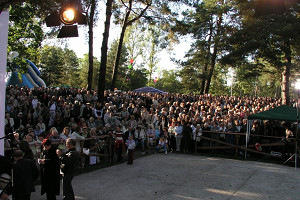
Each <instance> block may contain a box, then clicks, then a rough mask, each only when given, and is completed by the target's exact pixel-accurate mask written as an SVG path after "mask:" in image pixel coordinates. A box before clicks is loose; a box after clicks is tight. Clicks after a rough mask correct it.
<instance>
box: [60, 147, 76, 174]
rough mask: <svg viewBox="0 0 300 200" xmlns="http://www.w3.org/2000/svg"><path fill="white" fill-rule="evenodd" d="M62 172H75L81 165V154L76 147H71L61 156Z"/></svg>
mask: <svg viewBox="0 0 300 200" xmlns="http://www.w3.org/2000/svg"><path fill="white" fill-rule="evenodd" d="M59 159H60V162H61V166H63V167H62V172H63V173H64V174H74V173H75V171H76V170H77V168H78V167H79V165H80V156H79V153H78V152H77V151H76V149H75V148H73V149H70V150H69V151H67V152H66V153H65V154H64V155H62V156H61V157H60V158H59Z"/></svg>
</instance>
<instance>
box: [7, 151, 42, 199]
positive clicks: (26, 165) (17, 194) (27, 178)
mask: <svg viewBox="0 0 300 200" xmlns="http://www.w3.org/2000/svg"><path fill="white" fill-rule="evenodd" d="M23 155H24V154H23V152H22V151H21V150H16V151H15V152H14V159H15V163H14V166H13V187H14V188H13V195H14V198H15V200H30V195H31V192H34V191H35V188H34V181H35V180H36V179H37V178H38V176H39V171H38V168H37V166H36V164H35V162H34V161H33V160H27V159H24V158H23Z"/></svg>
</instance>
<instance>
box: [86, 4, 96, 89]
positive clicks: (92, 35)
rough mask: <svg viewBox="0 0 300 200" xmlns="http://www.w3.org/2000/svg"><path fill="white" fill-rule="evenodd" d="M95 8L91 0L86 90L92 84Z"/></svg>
mask: <svg viewBox="0 0 300 200" xmlns="http://www.w3.org/2000/svg"><path fill="white" fill-rule="evenodd" d="M95 8H96V0H92V5H91V12H90V16H89V72H88V86H87V89H88V90H91V89H92V84H93V72H94V51H93V44H94V40H93V39H94V38H93V37H94V32H93V27H94V15H95Z"/></svg>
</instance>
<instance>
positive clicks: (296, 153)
mask: <svg viewBox="0 0 300 200" xmlns="http://www.w3.org/2000/svg"><path fill="white" fill-rule="evenodd" d="M299 83H300V82H299ZM295 88H296V90H297V89H298V88H297V84H296V85H295ZM297 92H298V90H297ZM297 97H298V98H297V103H296V109H297V126H296V139H295V153H294V154H293V155H291V157H289V159H287V160H286V161H285V162H284V163H283V165H284V164H285V163H287V162H288V161H289V160H291V159H292V158H293V157H295V170H297V166H298V158H300V156H299V155H298V132H299V130H298V129H299V94H297Z"/></svg>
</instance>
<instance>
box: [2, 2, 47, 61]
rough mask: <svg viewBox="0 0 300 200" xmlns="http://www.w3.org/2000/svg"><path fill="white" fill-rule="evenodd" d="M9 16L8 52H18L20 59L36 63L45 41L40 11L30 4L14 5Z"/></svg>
mask: <svg viewBox="0 0 300 200" xmlns="http://www.w3.org/2000/svg"><path fill="white" fill-rule="evenodd" d="M9 14H10V16H9V20H10V21H9V32H8V48H7V50H8V52H10V51H16V52H18V53H19V58H22V59H29V60H31V61H33V62H35V63H36V62H37V60H38V56H39V55H38V52H39V51H38V50H39V48H40V47H41V44H42V41H43V39H44V33H43V30H42V23H43V22H42V20H41V19H39V18H38V14H39V13H38V11H37V10H36V8H35V7H33V6H32V5H30V4H29V3H22V4H14V5H13V6H12V7H11V9H10V12H9ZM20 66H21V67H22V66H24V65H20Z"/></svg>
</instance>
